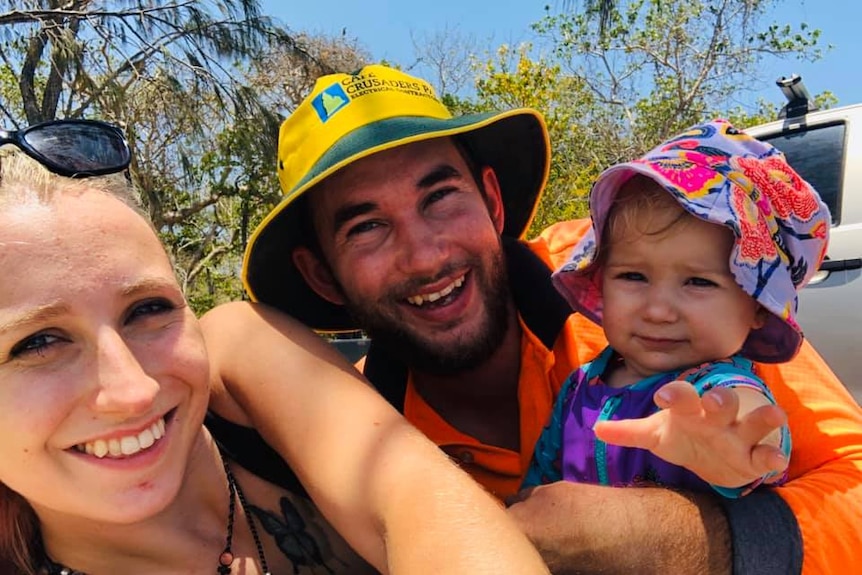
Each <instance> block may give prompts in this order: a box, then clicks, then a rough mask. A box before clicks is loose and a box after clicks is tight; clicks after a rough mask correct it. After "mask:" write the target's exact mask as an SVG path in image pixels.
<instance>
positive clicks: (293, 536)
mask: <svg viewBox="0 0 862 575" xmlns="http://www.w3.org/2000/svg"><path fill="white" fill-rule="evenodd" d="M279 507H280V508H281V517H279V515H278V513H275V512H273V511H268V510H266V509H262V508H260V507H257V506H255V505H249V506H248V509H249V511H251V512H252V513H253V514H254V516H255V518H257V520H258V521H259V522H260V524H261V525H262V526H263V528H264V529H265V530H266V532H267V533H269V534H270V535H271V536H272V538H273V539H274V540H275V543H276V545H278V548H279V549H280V550H281V552H282V553H284V555H285V556H286V557H287V558H288V559H289V560H290V562H291V563H292V564H293V573H294V575H298V574H299V570H300V568H301V567H308V568H310V569H311V571H312V572H316V569H317V568H322V569H324V570H325V572H326V573H330V574H334V573H335V572H336V571H335V570H333V568H332V567H331V565H332V564H338V565H339V566H344V567H346V566H347V564H346V563H345V562H344V561H342V560H341V559H339V558H338V557H337V556H336V555H335V554H334V553H333V552H332V549H331V548H330V546H329V544H328V542H327V540H326V535H325V534H323V533H322V532H321V530H320V529H314V527H309V526H308V525H307V524H306V522H305V519H303V517H302V514H301V513H300V512H299V510H298V509H297V508H296V506H294V504H293V503H292V502H291V501H290V500H289V499H288V498H287V497H282V498H281V499H280V500H279ZM312 530H313V531H316V532H317V533H315V534H312ZM315 535H317V538H315Z"/></svg>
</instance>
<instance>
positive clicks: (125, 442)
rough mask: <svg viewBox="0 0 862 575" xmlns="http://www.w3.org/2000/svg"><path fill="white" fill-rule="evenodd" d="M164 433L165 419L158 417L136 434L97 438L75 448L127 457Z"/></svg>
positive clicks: (101, 454)
mask: <svg viewBox="0 0 862 575" xmlns="http://www.w3.org/2000/svg"><path fill="white" fill-rule="evenodd" d="M164 435H165V419H164V418H163V417H162V418H159V420H158V421H157V422H155V423H154V424H152V425H151V426H150V427H148V428H147V429H145V430H143V431H142V432H140V433H138V434H137V435H126V436H124V437H112V438H111V439H97V440H95V441H88V442H87V443H81V444H78V445H76V446H75V449H77V450H78V451H80V452H82V453H87V454H89V455H93V456H95V457H98V458H99V459H101V458H103V457H113V458H119V457H127V456H129V455H134V454H135V453H138V452H139V451H142V450H144V449H147V448H149V447H152V446H153V444H154V443H155V442H156V441H158V440H159V439H161V438H162V437H163V436H164Z"/></svg>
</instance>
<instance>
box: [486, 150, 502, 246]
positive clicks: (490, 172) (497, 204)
mask: <svg viewBox="0 0 862 575" xmlns="http://www.w3.org/2000/svg"><path fill="white" fill-rule="evenodd" d="M482 185H483V186H484V188H485V203H486V204H487V205H488V213H489V214H490V215H491V220H492V221H493V222H494V227H495V228H496V229H497V233H498V234H502V233H503V225H504V224H505V221H506V218H505V213H504V212H505V210H504V209H503V195H502V193H501V192H500V182H499V181H497V174H496V173H495V172H494V169H493V168H491V167H490V166H485V167H484V168H482Z"/></svg>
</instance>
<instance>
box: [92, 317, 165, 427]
mask: <svg viewBox="0 0 862 575" xmlns="http://www.w3.org/2000/svg"><path fill="white" fill-rule="evenodd" d="M94 369H95V374H94V377H95V379H96V382H97V390H96V394H95V397H94V401H93V407H94V409H95V410H96V411H99V412H101V413H108V414H119V415H123V416H134V415H139V414H142V413H146V412H147V410H149V409H150V408H151V406H152V405H153V401H154V400H155V398H156V395H157V394H158V392H159V383H158V382H157V381H156V380H155V379H154V378H153V377H151V376H150V375H149V374H148V373H147V372H146V371H145V370H144V368H143V366H142V365H141V363H140V362H139V361H138V358H137V357H135V354H134V353H133V352H132V350H131V349H130V348H129V346H128V344H127V343H126V341H125V340H124V339H123V337H122V336H121V335H120V334H119V333H117V332H116V331H112V330H108V331H106V332H103V333H102V334H100V336H99V339H98V350H97V353H96V364H95V368H94Z"/></svg>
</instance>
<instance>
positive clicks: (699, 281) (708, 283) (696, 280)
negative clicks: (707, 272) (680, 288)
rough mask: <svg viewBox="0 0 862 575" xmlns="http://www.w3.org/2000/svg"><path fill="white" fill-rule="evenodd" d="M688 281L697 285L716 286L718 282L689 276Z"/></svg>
mask: <svg viewBox="0 0 862 575" xmlns="http://www.w3.org/2000/svg"><path fill="white" fill-rule="evenodd" d="M688 283H689V284H690V285H693V286H696V287H714V286H717V285H718V284H717V283H715V282H714V281H712V280H708V279H706V278H689V280H688Z"/></svg>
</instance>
